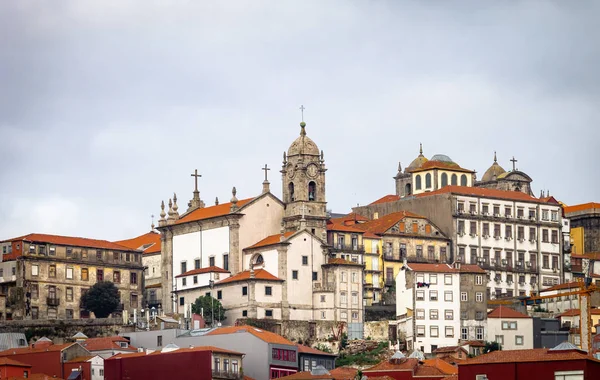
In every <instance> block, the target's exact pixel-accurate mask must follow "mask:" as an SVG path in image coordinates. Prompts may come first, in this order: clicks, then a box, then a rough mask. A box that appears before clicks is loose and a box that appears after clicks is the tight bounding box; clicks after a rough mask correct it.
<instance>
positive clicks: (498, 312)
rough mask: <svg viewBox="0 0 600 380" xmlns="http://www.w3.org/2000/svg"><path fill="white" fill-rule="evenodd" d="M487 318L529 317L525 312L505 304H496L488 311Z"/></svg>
mask: <svg viewBox="0 0 600 380" xmlns="http://www.w3.org/2000/svg"><path fill="white" fill-rule="evenodd" d="M487 317H488V318H531V317H530V316H529V315H527V314H523V313H521V312H519V311H516V310H515V309H511V308H510V307H506V306H498V307H497V308H495V309H494V310H492V311H490V312H489V313H488V316H487Z"/></svg>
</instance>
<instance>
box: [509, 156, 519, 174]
mask: <svg viewBox="0 0 600 380" xmlns="http://www.w3.org/2000/svg"><path fill="white" fill-rule="evenodd" d="M510 161H511V162H512V164H513V172H514V171H515V170H517V169H516V163H517V161H519V160H517V159H515V156H513V158H512V159H511V160H510Z"/></svg>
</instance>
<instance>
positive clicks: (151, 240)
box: [115, 231, 160, 253]
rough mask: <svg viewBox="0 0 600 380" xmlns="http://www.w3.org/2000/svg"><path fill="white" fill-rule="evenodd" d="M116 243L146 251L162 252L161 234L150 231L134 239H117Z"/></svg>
mask: <svg viewBox="0 0 600 380" xmlns="http://www.w3.org/2000/svg"><path fill="white" fill-rule="evenodd" d="M115 244H119V245H123V246H125V247H128V248H131V249H136V250H139V251H143V252H144V253H157V252H160V234H159V233H158V232H154V231H150V232H148V233H145V234H143V235H140V236H137V237H134V238H132V239H127V240H119V241H116V242H115Z"/></svg>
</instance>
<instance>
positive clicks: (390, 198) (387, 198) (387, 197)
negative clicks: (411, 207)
mask: <svg viewBox="0 0 600 380" xmlns="http://www.w3.org/2000/svg"><path fill="white" fill-rule="evenodd" d="M399 199H400V197H399V196H398V195H395V194H388V195H384V196H383V197H381V198H379V199H378V200H376V201H374V202H371V203H369V206H371V205H377V204H380V203H387V202H393V201H397V200H399Z"/></svg>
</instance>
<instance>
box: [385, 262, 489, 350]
mask: <svg viewBox="0 0 600 380" xmlns="http://www.w3.org/2000/svg"><path fill="white" fill-rule="evenodd" d="M477 276H479V277H480V279H479V286H480V287H481V288H480V289H479V291H474V289H475V288H474V287H473V283H471V281H470V277H474V278H473V282H477V279H476V277H477ZM484 277H485V272H484V271H483V270H482V269H481V268H478V267H477V266H471V265H462V266H461V265H460V264H455V266H450V265H448V264H422V263H418V264H417V263H414V264H413V263H411V264H405V265H404V267H403V268H402V270H400V272H399V273H398V275H397V276H396V315H398V330H399V335H400V336H401V337H403V338H404V339H405V340H406V344H407V349H408V350H412V349H414V348H419V349H420V350H421V351H423V352H424V353H428V354H429V353H432V352H433V351H434V350H435V349H437V348H438V347H447V346H457V345H458V344H459V341H460V340H470V339H477V340H484V339H485V313H484V312H483V310H485V301H486V300H485V294H484V289H485V287H484V286H485V284H484V281H483V278H484ZM468 289H470V290H471V291H468ZM469 293H471V294H470V295H469ZM461 299H463V300H464V301H462V302H464V303H465V304H467V303H470V304H471V305H473V307H471V308H469V309H473V311H472V313H471V315H469V314H468V313H464V314H463V310H461V309H465V308H461ZM476 305H477V307H476ZM476 309H480V310H482V314H481V316H480V317H478V318H477V319H476V317H475V315H476V312H475V310H476ZM464 311H466V310H464ZM463 332H464V334H463Z"/></svg>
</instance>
